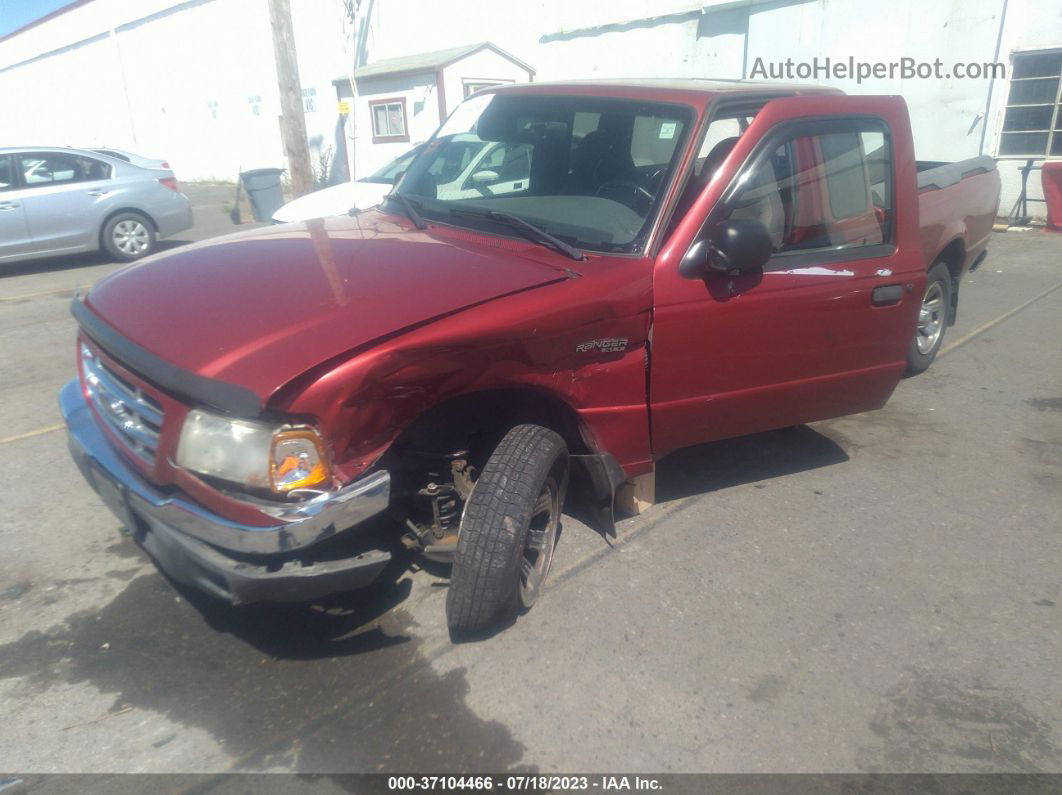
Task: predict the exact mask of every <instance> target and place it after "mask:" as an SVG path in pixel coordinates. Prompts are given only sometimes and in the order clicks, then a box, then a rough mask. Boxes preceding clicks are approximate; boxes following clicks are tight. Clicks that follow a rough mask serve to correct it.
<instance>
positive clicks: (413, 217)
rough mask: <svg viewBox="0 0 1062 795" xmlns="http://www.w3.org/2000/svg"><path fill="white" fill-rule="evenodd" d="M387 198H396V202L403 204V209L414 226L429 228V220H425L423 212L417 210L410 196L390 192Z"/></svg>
mask: <svg viewBox="0 0 1062 795" xmlns="http://www.w3.org/2000/svg"><path fill="white" fill-rule="evenodd" d="M387 198H388V199H394V200H395V201H396V202H398V203H399V204H400V205H402V210H403V212H405V214H406V217H407V218H408V219H409V220H410V221H412V222H413V226H415V227H417V229H427V228H428V224H427V222H426V221H425V220H424V218H423V217H422V216H421V214H420V213H419V212H417V208H416V206H415V205H414V204H413V202H412V201H410V200H409V199H408V198H406V197H405V196H403V195H402V194H401V193H388V194H387Z"/></svg>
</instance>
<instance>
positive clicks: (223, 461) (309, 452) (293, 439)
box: [176, 409, 332, 494]
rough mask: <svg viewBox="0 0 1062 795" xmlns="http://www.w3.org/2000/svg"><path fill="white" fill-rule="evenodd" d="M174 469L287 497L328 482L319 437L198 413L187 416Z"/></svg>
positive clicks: (294, 429) (296, 429)
mask: <svg viewBox="0 0 1062 795" xmlns="http://www.w3.org/2000/svg"><path fill="white" fill-rule="evenodd" d="M176 460H177V465H178V466H181V467H184V468H185V469H190V470H192V471H193V472H198V473H199V474H201V475H207V476H209V477H215V478H219V479H221V480H227V481H230V482H232V483H239V484H242V485H244V486H250V487H252V488H260V489H270V490H271V491H273V492H275V493H277V494H286V493H288V492H290V491H294V490H296V489H306V488H312V487H314V486H320V485H321V484H323V483H327V482H328V481H329V480H330V479H331V475H332V472H331V465H330V462H329V460H328V451H327V448H326V447H325V444H324V440H323V439H322V438H321V435H320V434H319V433H318V432H317V431H316V430H314V429H313V428H309V427H306V426H291V425H283V426H279V427H277V426H274V425H266V424H264V423H258V422H250V421H248V420H236V419H230V418H228V417H222V416H219V415H217V414H211V413H209V412H206V411H200V410H198V409H196V410H194V411H190V412H188V416H187V417H186V418H185V421H184V427H183V428H181V440H180V442H179V443H178V445H177V459H176Z"/></svg>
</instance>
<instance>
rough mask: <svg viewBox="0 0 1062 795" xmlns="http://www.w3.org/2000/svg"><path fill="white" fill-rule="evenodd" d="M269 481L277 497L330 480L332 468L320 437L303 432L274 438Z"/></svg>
mask: <svg viewBox="0 0 1062 795" xmlns="http://www.w3.org/2000/svg"><path fill="white" fill-rule="evenodd" d="M269 477H270V481H271V485H272V487H273V491H275V492H277V493H278V494H286V493H288V492H290V491H295V490H296V489H308V488H312V487H314V486H319V485H321V484H322V483H326V482H327V481H328V480H329V478H330V477H331V467H330V465H329V462H328V452H327V450H326V449H325V445H324V440H323V439H321V436H320V434H318V433H317V432H316V431H314V430H310V429H305V428H300V429H296V430H289V431H280V432H278V433H277V434H275V435H274V436H273V448H272V451H271V454H270V456H269Z"/></svg>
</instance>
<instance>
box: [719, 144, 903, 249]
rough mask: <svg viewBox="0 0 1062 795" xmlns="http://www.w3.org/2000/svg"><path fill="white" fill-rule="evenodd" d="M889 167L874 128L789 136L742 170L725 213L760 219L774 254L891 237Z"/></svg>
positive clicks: (873, 242) (845, 246)
mask: <svg viewBox="0 0 1062 795" xmlns="http://www.w3.org/2000/svg"><path fill="white" fill-rule="evenodd" d="M871 154H872V155H873V158H871V157H869V156H868V155H871ZM872 172H873V173H872ZM891 174H892V158H891V153H890V151H889V147H888V141H887V138H886V136H885V135H884V134H883V133H882V132H880V131H877V130H867V131H837V132H828V133H823V134H821V135H804V136H795V137H793V138H790V139H788V140H785V141H783V142H782V143H780V144H779V145H778V146H777V147H775V148H774V150H773V151H771V153H770V154H769V155H768V156H763V157H760V158H759V159H758V162H757V163H756V164H755V166H754V168H753V169H752V170H751V171H750V172H748V173H747V175H745V176H744V177H742V179H743V182H744V186H743V187H742V188H741V190H740V191H739V192H738V193H737V194H735V196H734V197H733V198H732V199H731V200H729V202H728V205H729V207H730V208H731V212H730V217H731V218H747V219H754V220H758V221H760V222H762V223H763V225H764V226H765V227H766V228H767V231H768V234H769V235H770V238H771V242H772V244H773V246H774V251H775V253H776V254H783V255H784V254H790V253H795V252H810V251H816V250H823V249H830V250H833V249H849V248H858V247H863V246H879V245H882V244H886V243H890V242H891V241H892V230H891V218H892V207H891V196H892V190H891Z"/></svg>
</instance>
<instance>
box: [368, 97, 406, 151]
mask: <svg viewBox="0 0 1062 795" xmlns="http://www.w3.org/2000/svg"><path fill="white" fill-rule="evenodd" d="M369 108H370V110H371V111H372V134H373V137H374V138H377V139H390V140H394V141H397V140H406V141H408V140H409V134H408V133H407V132H406V130H407V128H406V103H405V100H382V101H380V102H370V103H369Z"/></svg>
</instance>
